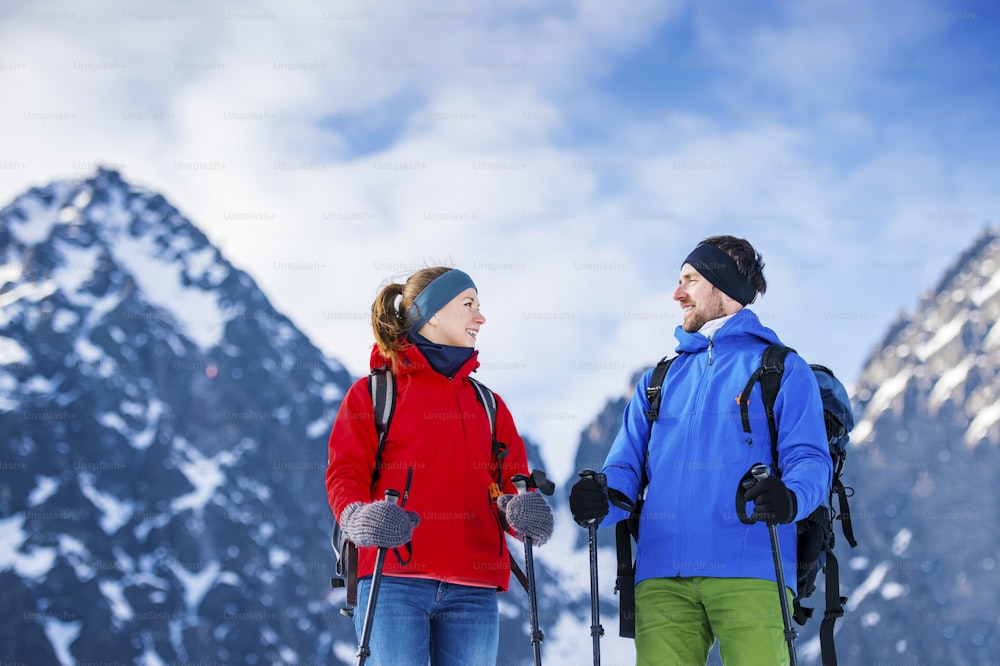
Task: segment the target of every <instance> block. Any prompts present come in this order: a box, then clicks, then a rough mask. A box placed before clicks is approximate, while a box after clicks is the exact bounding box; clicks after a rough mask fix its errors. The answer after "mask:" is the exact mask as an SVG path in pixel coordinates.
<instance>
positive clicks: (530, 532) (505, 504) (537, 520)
mask: <svg viewBox="0 0 1000 666" xmlns="http://www.w3.org/2000/svg"><path fill="white" fill-rule="evenodd" d="M497 506H498V507H499V508H500V510H501V511H503V512H504V514H505V515H506V516H507V524H508V525H510V526H511V529H513V530H514V532H516V533H517V536H518V537H519V538H520V539H521V540H522V541H523V540H524V537H526V536H528V537H531V540H532V542H534V544H535V545H536V546H541V545H542V544H544V543H545V542H546V541H548V540H549V537H551V536H552V527H553V519H552V509H551V508H550V507H549V503H548V502H546V501H545V498H544V497H542V494H541V493H524V494H523V495H501V496H500V497H499V498H497Z"/></svg>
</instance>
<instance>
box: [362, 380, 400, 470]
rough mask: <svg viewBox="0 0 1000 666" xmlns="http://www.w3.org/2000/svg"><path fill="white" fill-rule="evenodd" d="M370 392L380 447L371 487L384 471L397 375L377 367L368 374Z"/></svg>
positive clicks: (376, 454) (393, 410)
mask: <svg viewBox="0 0 1000 666" xmlns="http://www.w3.org/2000/svg"><path fill="white" fill-rule="evenodd" d="M368 392H369V393H370V394H371V398H372V408H373V409H374V411H375V432H376V433H378V448H377V449H376V450H375V467H374V470H373V471H372V483H371V487H372V488H373V489H374V488H375V483H376V482H377V481H378V477H379V475H380V474H381V472H382V451H383V450H384V449H385V440H386V436H387V435H388V434H389V423H390V422H392V415H393V412H395V411H396V375H394V374H393V373H392V371H391V370H390V369H389V368H388V367H383V368H377V369H375V370H373V371H372V372H371V374H370V375H368Z"/></svg>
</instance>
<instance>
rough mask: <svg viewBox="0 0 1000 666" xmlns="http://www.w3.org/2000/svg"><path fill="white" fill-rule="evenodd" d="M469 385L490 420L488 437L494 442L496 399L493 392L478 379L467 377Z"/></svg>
mask: <svg viewBox="0 0 1000 666" xmlns="http://www.w3.org/2000/svg"><path fill="white" fill-rule="evenodd" d="M469 383H471V384H472V388H474V389H476V397H477V398H479V402H480V403H482V405H483V409H485V410H486V416H487V417H489V419H490V435H491V436H492V437H493V439H494V440H495V439H496V437H497V435H496V433H497V397H496V395H494V393H493V391H491V390H490V389H488V388H487V387H486V385H485V384H483V383H482V382H481V381H479V380H478V379H474V378H472V377H469Z"/></svg>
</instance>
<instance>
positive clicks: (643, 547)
mask: <svg viewBox="0 0 1000 666" xmlns="http://www.w3.org/2000/svg"><path fill="white" fill-rule="evenodd" d="M675 336H676V337H677V339H678V341H679V344H678V346H677V351H678V353H679V357H678V358H677V359H676V360H675V361H674V363H673V365H672V366H671V367H670V371H669V373H668V374H667V377H666V379H665V380H664V383H663V391H662V402H661V405H660V413H659V418H658V419H657V420H656V422H655V423H654V424H653V425H652V429H651V428H650V424H649V423H648V421H647V420H646V416H645V412H646V410H648V409H649V400H648V399H647V397H646V388H647V387H648V386H649V382H650V378H651V376H652V371H651V370H650V371H649V372H646V373H645V374H644V375H643V377H642V379H641V380H640V381H639V384H638V386H637V387H636V391H635V394H634V395H633V396H632V399H631V400H630V401H629V403H628V405H627V406H626V408H625V415H624V418H623V424H622V428H621V430H620V431H619V433H618V435H617V437H616V438H615V441H614V443H613V444H612V445H611V450H610V451H609V453H608V457H607V460H606V461H605V464H604V470H603V471H604V474H606V475H607V479H608V487H609V488H612V489H615V490H618V491H620V492H622V493H623V494H624V495H625V496H626V497H628V498H629V499H631V500H633V501H634V500H635V499H636V496H637V493H638V491H639V486H640V482H641V478H642V473H641V469H642V464H643V458H644V457H645V453H646V445H647V442H648V444H649V459H648V461H647V473H648V475H649V486H648V487H647V489H646V499H645V504H644V506H643V509H642V513H641V518H640V522H639V542H638V548H637V555H636V578H635V581H636V584H638V583H640V582H641V581H643V580H645V579H647V578H667V577H675V576H679V577H690V576H710V577H719V578H758V579H766V580H772V581H773V580H776V577H775V572H774V559H773V556H772V554H771V545H770V539H769V537H768V530H767V527H766V525H765V524H764V523H763V522H760V523H755V524H753V525H744V524H743V523H741V522H740V520H739V518H738V517H737V514H736V501H735V498H736V489H737V486H738V484H739V482H740V479H741V478H742V477H743V475H744V474H745V473H746V472H747V471H748V470H749V469H750V467H751V466H752V465H753V464H755V463H758V462H763V463H765V464H767V465H768V466H770V467H771V469H772V470H773V469H774V462H773V461H772V460H771V436H770V433H769V431H768V427H767V417H766V416H765V414H764V407H763V402H762V400H761V395H760V384H759V383H756V384H755V385H754V388H753V391H752V393H751V396H750V403H749V416H750V423H751V430H752V433H751V434H749V435H748V434H746V433H745V432H743V426H742V422H741V419H740V407H739V397H740V393H741V392H742V391H743V389H744V388H745V387H746V383H747V380H748V379H749V378H750V375H751V373H752V372H753V371H754V370H755V369H756V368H757V367H758V366H759V365H760V359H761V354H762V353H763V351H764V348H765V347H767V346H768V345H769V344H772V343H780V341H779V340H778V336H777V335H776V334H775V333H774V331H772V330H771V329H769V328H766V327H765V326H763V325H762V324H761V323H760V320H759V319H758V318H757V315H756V314H754V313H753V311H751V310H747V309H743V310H740V311H739V312H737V313H736V314H735V315H733V316H732V317H731V318H730V319H729V320H728V321H727V322H726V323H725V324H723V326H722V327H721V328H720V329H719V330H718V331H716V333H715V335H714V336H713V338H712V340H709V339H708V338H706V337H705V336H704V335H702V334H701V333H687V332H685V331H684V330H683V329H682V328H681V327H679V326H678V327H677V330H676V332H675ZM774 409H775V420H776V422H777V426H778V469H780V471H781V479H782V480H783V481H784V482H785V484H786V485H787V486H788V488H789V489H791V490H792V492H794V493H795V497H796V500H797V501H798V513H797V514H796V517H795V519H796V520H800V519H802V518H805V517H806V516H808V515H809V514H810V513H812V511H813V510H814V509H815V508H816V507H817V506H819V505H820V504H821V503H822V502H824V501H825V500H826V497H827V494H828V489H829V486H830V482H831V478H832V474H833V471H832V463H831V461H830V453H829V450H828V448H827V444H826V429H825V426H824V422H823V405H822V402H821V400H820V394H819V388H818V386H817V384H816V380H815V378H814V377H813V373H812V370H811V369H810V368H809V366H808V364H806V362H805V361H803V360H802V358H800V357H799V356H798V355H797V354H794V353H792V354H789V355H788V357H787V358H786V360H785V372H784V375H783V377H782V381H781V389H780V390H779V392H778V397H777V399H776V401H775V404H774ZM651 430H652V432H651ZM747 509H748V514H749V512H750V510H752V505H751V506H749V507H747ZM625 517H626V514H625V512H624V511H622V510H621V509H619V508H612V510H611V512H610V513H609V515H608V516H607V517H606V518H605V519H604V521H603V523H602V524H603V525H610V524H614V523H615V522H617V521H619V520H622V519H624V518H625ZM778 533H779V543H780V545H781V553H782V561H783V565H784V574H785V582H786V584H787V585H789V586H791V587H792V588H793V592H794V586H795V580H796V576H795V573H796V555H795V552H796V533H795V524H794V522H793V523H789V524H787V525H779V526H778Z"/></svg>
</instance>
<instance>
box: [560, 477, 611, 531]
mask: <svg viewBox="0 0 1000 666" xmlns="http://www.w3.org/2000/svg"><path fill="white" fill-rule="evenodd" d="M608 503H609V500H608V481H607V479H606V478H605V477H604V475H603V474H596V475H594V476H585V477H583V478H582V479H580V480H579V481H577V482H576V483H575V484H573V487H572V488H571V489H570V491H569V510H570V512H571V513H572V514H573V520H575V521H576V522H578V523H579V524H580V525H583V526H584V527H586V526H587V524H588V523H590V522H591V521H593V520H596V521H597V522H600V521H601V519H602V518H604V516H606V515H608Z"/></svg>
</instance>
